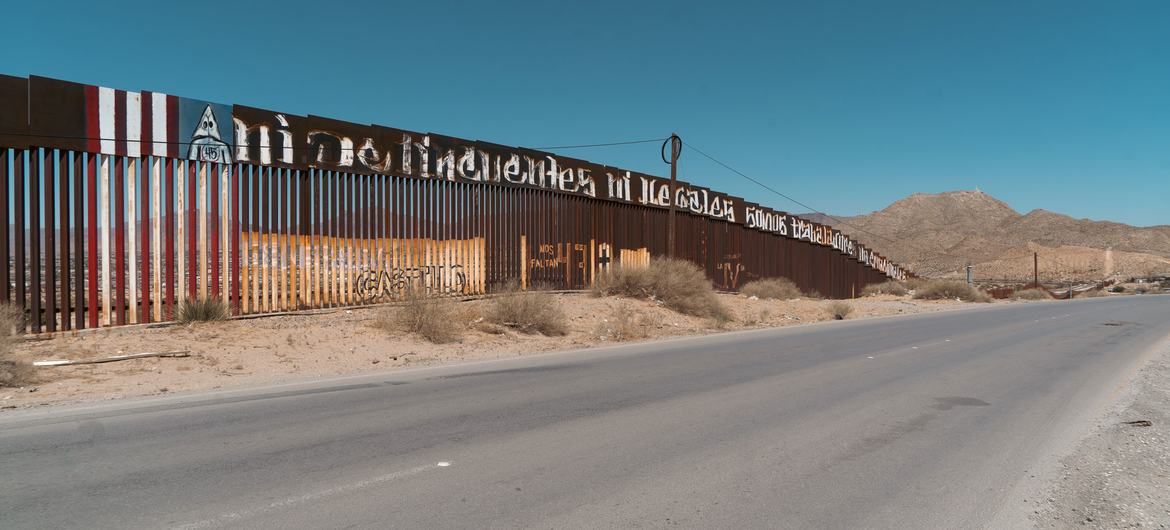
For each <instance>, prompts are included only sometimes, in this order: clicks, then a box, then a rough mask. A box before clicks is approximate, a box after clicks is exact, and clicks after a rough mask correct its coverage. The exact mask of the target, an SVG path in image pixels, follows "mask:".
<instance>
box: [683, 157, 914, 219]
mask: <svg viewBox="0 0 1170 530" xmlns="http://www.w3.org/2000/svg"><path fill="white" fill-rule="evenodd" d="M685 145H686V146H687V147H690V148H691V149H694V150H695V152H696V153H699V154H700V155H703V156H704V157H706V158H707V159H708V160H710V161H712V162H714V163H716V164H719V165H720V166H723V168H724V169H726V170H728V171H731V172H732V173H735V174H736V175H739V176H741V177H743V178H745V179H747V180H750V181H751V182H753V183H755V184H756V185H757V186H759V187H761V188H764V189H766V190H768V191H770V192H772V193H775V194H776V195H779V196H781V197H783V198H785V199H788V200H789V201H792V202H793V203H796V204H798V205H800V206H801V207H803V208H806V209H808V210H809V211H811V212H812V213H818V214H821V215H823V216H825V217H827V218H829V219H832V220H834V221H836V222H838V223H840V224H843V225H845V226H851V227H853V228H855V229H857V230H859V231H862V232H865V233H867V234H869V235H871V236H874V237H876V238H879V239H884V240H886V241H890V242H894V240H893V239H890V238H888V237H886V236H883V235H879V234H875V233H873V232H870V231H869V230H866V229H864V228H861V227H860V226H856V225H853V224H850V223H847V222H845V221H842V220H841V219H838V218H836V217H833V216H832V215H829V214H827V213H825V212H822V211H820V210H818V209H816V208H813V207H812V206H809V205H807V204H805V203H803V202H800V201H798V200H796V199H794V198H792V197H790V196H788V195H785V194H784V193H781V192H780V191H778V190H776V189H774V188H772V187H771V186H768V185H767V184H764V183H763V182H760V181H758V180H756V179H754V178H751V177H749V176H747V175H746V174H744V173H743V172H742V171H740V170H738V169H735V168H733V167H731V166H729V165H727V164H725V163H723V162H722V161H720V160H719V159H717V158H715V157H713V156H711V155H709V154H707V153H706V152H704V151H703V150H702V149H699V148H698V147H695V145H694V144H690V143H687V144H685Z"/></svg>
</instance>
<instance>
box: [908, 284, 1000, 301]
mask: <svg viewBox="0 0 1170 530" xmlns="http://www.w3.org/2000/svg"><path fill="white" fill-rule="evenodd" d="M914 298H918V299H921V300H955V299H958V300H962V301H964V302H990V301H991V297H990V296H988V295H987V293H985V292H983V291H980V290H979V289H977V288H975V287H972V286H970V285H967V282H964V281H961V280H932V281H929V282H926V283H923V284H922V286H921V287H919V288H918V289H916V290H915V291H914Z"/></svg>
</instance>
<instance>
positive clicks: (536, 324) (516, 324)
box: [484, 285, 569, 337]
mask: <svg viewBox="0 0 1170 530" xmlns="http://www.w3.org/2000/svg"><path fill="white" fill-rule="evenodd" d="M484 318H485V319H486V320H487V321H488V322H490V323H492V324H498V325H500V326H506V327H509V328H512V329H515V330H517V331H520V332H523V333H539V334H541V335H547V336H550V337H551V336H557V335H564V334H565V333H567V332H568V327H569V326H568V317H566V316H565V311H564V310H563V309H561V307H560V306H559V305H557V301H556V298H555V297H553V295H552V294H551V293H547V292H544V291H541V290H532V291H522V290H520V289H519V288H518V287H517V286H515V285H513V286H509V287H507V288H505V289H504V292H502V293H500V295H499V296H497V297H495V298H492V299H491V301H489V302H488V307H487V313H486V314H485V315H484Z"/></svg>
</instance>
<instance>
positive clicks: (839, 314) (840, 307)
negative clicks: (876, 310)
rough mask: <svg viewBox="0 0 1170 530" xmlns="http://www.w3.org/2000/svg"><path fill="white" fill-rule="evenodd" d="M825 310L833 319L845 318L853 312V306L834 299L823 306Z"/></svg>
mask: <svg viewBox="0 0 1170 530" xmlns="http://www.w3.org/2000/svg"><path fill="white" fill-rule="evenodd" d="M825 312H827V313H829V316H831V317H833V319H834V320H845V319H846V318H847V317H848V316H849V314H850V313H852V312H853V306H852V305H849V304H848V303H846V302H842V301H840V300H834V301H832V302H829V304H828V305H826V306H825Z"/></svg>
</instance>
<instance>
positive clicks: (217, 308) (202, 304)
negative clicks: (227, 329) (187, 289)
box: [175, 298, 231, 324]
mask: <svg viewBox="0 0 1170 530" xmlns="http://www.w3.org/2000/svg"><path fill="white" fill-rule="evenodd" d="M230 315H231V312H230V311H228V306H227V304H225V303H223V300H220V299H218V298H187V299H185V300H183V301H182V302H181V303H180V304H179V310H178V312H177V314H176V315H175V320H176V321H178V322H179V323H180V324H190V323H192V322H214V321H217V320H227V317H228V316H230Z"/></svg>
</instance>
